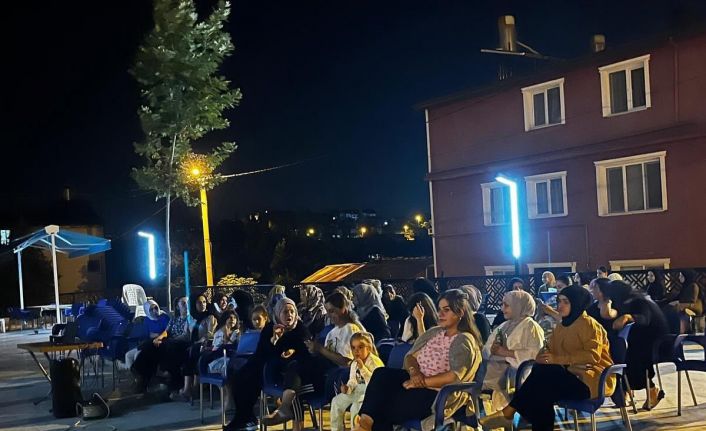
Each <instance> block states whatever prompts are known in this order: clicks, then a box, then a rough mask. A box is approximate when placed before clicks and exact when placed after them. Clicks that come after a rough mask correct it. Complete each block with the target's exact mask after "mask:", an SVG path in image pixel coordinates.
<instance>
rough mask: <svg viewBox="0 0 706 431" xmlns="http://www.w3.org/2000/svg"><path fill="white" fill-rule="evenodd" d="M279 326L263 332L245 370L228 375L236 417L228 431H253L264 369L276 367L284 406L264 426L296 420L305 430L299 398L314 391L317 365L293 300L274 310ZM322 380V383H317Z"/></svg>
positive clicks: (269, 324) (271, 325) (309, 336)
mask: <svg viewBox="0 0 706 431" xmlns="http://www.w3.org/2000/svg"><path fill="white" fill-rule="evenodd" d="M274 313H275V314H274V318H275V320H276V322H271V323H268V324H267V325H266V326H265V328H264V329H263V330H262V334H261V335H260V340H259V342H258V345H257V348H256V349H255V353H254V354H253V355H252V356H251V357H250V358H249V359H248V361H247V362H246V363H245V365H243V367H242V368H240V369H238V370H232V371H230V372H229V373H228V385H229V387H230V388H231V396H232V398H233V400H234V401H235V417H234V418H233V420H232V421H231V422H230V423H229V424H228V425H227V426H226V427H225V429H226V430H253V429H255V428H257V419H256V418H255V417H254V416H253V407H254V406H255V402H256V401H257V398H258V396H259V395H260V390H261V389H262V379H263V369H264V366H265V365H266V364H268V363H269V364H271V365H274V366H275V368H276V369H277V371H278V372H280V373H281V374H282V376H283V383H282V386H283V388H284V393H283V395H282V404H281V405H280V407H279V408H278V409H277V410H275V411H274V412H273V413H272V414H271V415H269V416H267V417H265V418H262V421H263V423H266V424H267V425H275V424H280V423H283V422H285V421H287V420H291V419H294V430H299V429H301V427H302V422H303V412H302V408H301V403H300V402H299V400H298V397H299V396H301V395H304V394H307V393H310V392H312V391H313V390H314V383H315V382H314V381H313V379H315V378H316V377H318V376H317V375H316V373H314V367H313V361H312V358H311V355H310V353H309V350H308V349H307V347H306V345H305V341H307V340H309V339H310V338H311V335H310V334H309V331H308V330H307V328H306V326H305V325H304V324H302V322H301V320H299V317H298V315H297V307H296V304H295V303H294V301H292V300H291V299H289V298H283V299H281V300H280V301H279V302H278V303H277V304H276V305H275V308H274ZM317 380H318V379H317Z"/></svg>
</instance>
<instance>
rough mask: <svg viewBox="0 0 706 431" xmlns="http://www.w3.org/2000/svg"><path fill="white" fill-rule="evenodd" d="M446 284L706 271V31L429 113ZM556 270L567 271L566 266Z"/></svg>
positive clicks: (433, 191)
mask: <svg viewBox="0 0 706 431" xmlns="http://www.w3.org/2000/svg"><path fill="white" fill-rule="evenodd" d="M420 106H421V107H422V108H423V109H424V111H425V116H426V119H427V149H428V157H429V174H428V179H429V183H430V187H429V188H430V200H431V205H432V220H433V234H434V241H433V244H434V260H435V267H436V275H437V276H461V275H478V274H483V273H485V274H494V273H495V274H497V273H510V272H512V271H513V263H514V259H513V257H512V256H511V253H510V238H509V235H510V227H509V225H508V221H509V205H508V204H509V202H508V201H509V199H508V193H507V187H505V186H502V185H501V184H499V183H497V182H495V180H494V178H495V176H496V174H498V173H503V174H505V175H507V176H510V177H512V178H514V179H515V180H516V181H517V182H518V185H519V191H520V193H519V215H520V231H521V236H522V255H521V258H520V268H521V272H522V273H532V272H535V271H537V270H539V269H542V268H546V267H554V268H567V269H571V270H578V271H586V270H593V269H594V268H595V267H597V266H599V265H606V266H609V267H612V269H613V270H621V269H622V270H627V269H639V268H646V267H665V268H669V267H672V268H683V267H694V266H706V34H704V33H700V34H697V35H689V36H683V37H674V38H660V39H656V40H652V41H649V42H642V43H640V44H635V45H632V46H624V47H620V48H615V49H607V50H605V51H602V52H598V53H594V54H591V55H590V56H588V57H586V58H582V59H579V60H577V61H572V62H565V63H558V64H552V65H548V66H547V67H546V68H545V70H543V71H541V72H538V73H535V74H533V75H531V76H524V77H515V78H512V79H509V80H504V81H500V82H498V83H497V84H495V85H492V86H489V87H486V88H482V89H478V90H473V91H469V92H465V93H461V94H456V95H451V96H448V97H444V98H440V99H437V100H433V101H429V102H426V103H423V104H421V105H420ZM557 270H558V271H561V270H559V269H557Z"/></svg>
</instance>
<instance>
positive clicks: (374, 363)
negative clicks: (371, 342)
mask: <svg viewBox="0 0 706 431" xmlns="http://www.w3.org/2000/svg"><path fill="white" fill-rule="evenodd" d="M363 365H364V366H363V367H362V368H358V363H357V362H356V361H353V362H352V363H351V369H350V373H349V374H348V383H346V386H348V389H349V390H350V391H351V392H352V391H353V389H354V388H355V387H356V386H358V385H359V384H361V383H365V384H368V383H369V382H370V377H372V375H373V371H375V369H377V368H380V367H384V366H385V364H383V363H382V360H381V359H380V358H378V357H377V356H376V355H375V354H374V353H372V352H371V353H370V354H369V355H368V359H366V360H365V363H364V364H363ZM359 379H362V380H363V381H362V382H361V381H359Z"/></svg>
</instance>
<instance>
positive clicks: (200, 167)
mask: <svg viewBox="0 0 706 431" xmlns="http://www.w3.org/2000/svg"><path fill="white" fill-rule="evenodd" d="M182 169H183V172H184V174H185V175H184V177H185V178H184V179H185V181H186V183H187V184H191V185H194V186H196V187H198V188H199V192H200V197H201V224H202V225H203V249H204V250H203V251H204V261H205V263H206V285H207V286H213V262H212V259H211V235H210V233H209V228H208V198H207V196H206V184H207V183H208V181H209V180H210V179H211V175H212V173H213V168H212V167H211V165H210V163H209V161H208V158H207V157H206V156H204V155H203V154H193V153H191V154H188V155H187V156H186V157H185V159H184V161H183V162H182Z"/></svg>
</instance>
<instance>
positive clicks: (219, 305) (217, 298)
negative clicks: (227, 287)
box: [209, 293, 228, 320]
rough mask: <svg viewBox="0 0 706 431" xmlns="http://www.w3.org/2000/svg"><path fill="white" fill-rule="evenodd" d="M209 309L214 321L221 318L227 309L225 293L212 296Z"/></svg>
mask: <svg viewBox="0 0 706 431" xmlns="http://www.w3.org/2000/svg"><path fill="white" fill-rule="evenodd" d="M209 305H210V307H211V314H213V316H214V317H215V318H216V320H218V319H220V318H221V315H222V314H223V312H224V311H226V309H227V308H228V295H226V294H225V293H217V294H216V295H214V296H213V302H212V303H211V304H209Z"/></svg>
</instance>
